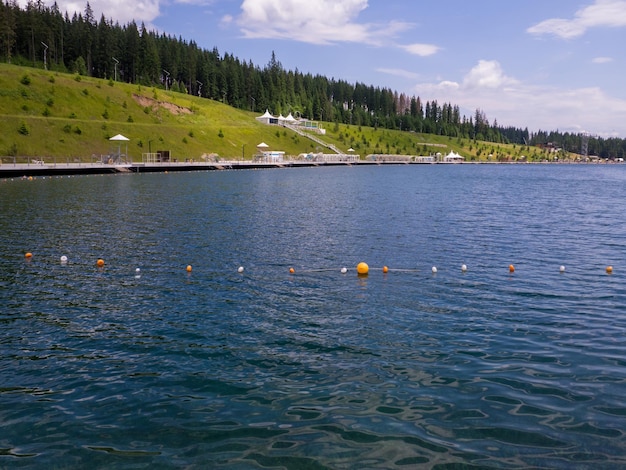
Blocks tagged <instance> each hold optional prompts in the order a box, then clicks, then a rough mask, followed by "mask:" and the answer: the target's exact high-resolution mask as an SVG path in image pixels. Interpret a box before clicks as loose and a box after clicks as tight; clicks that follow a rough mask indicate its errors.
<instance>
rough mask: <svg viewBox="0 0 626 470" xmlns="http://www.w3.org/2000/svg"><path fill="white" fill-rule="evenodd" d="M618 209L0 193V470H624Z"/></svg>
mask: <svg viewBox="0 0 626 470" xmlns="http://www.w3.org/2000/svg"><path fill="white" fill-rule="evenodd" d="M624 201H626V166H623V165H590V166H584V165H450V166H449V165H432V166H417V165H415V166H413V165H411V166H409V165H401V166H377V167H332V168H308V169H279V170H263V171H252V170H241V171H222V172H220V171H215V172H201V173H177V174H139V175H116V176H111V175H107V176H83V177H72V178H68V177H64V178H45V179H44V178H37V179H35V180H34V181H27V180H0V207H1V209H2V210H1V213H0V305H2V307H1V310H0V468H134V469H137V468H151V469H152V468H228V469H298V470H299V469H414V468H435V469H459V468H499V469H516V468H562V469H572V468H582V469H584V468H603V469H619V468H625V467H626V436H625V434H624V433H625V431H626V286H625V282H626V214H625V212H624ZM26 252H31V253H32V254H33V256H32V258H30V259H26V258H25V256H24V254H25V253H26ZM61 256H66V257H67V258H68V261H67V263H61V262H60V257H61ZM99 258H101V259H103V260H105V263H106V264H105V266H104V267H103V268H98V267H97V266H96V260H97V259H99ZM361 261H363V262H366V263H367V264H368V265H369V267H370V272H369V275H368V276H366V277H360V276H358V275H357V273H356V270H355V267H356V265H357V263H359V262H361ZM463 264H465V265H466V266H467V271H466V272H462V270H461V266H462V265H463ZM188 265H190V266H192V271H191V272H187V270H186V267H187V266H188ZM509 265H514V267H515V271H514V272H512V273H511V272H509ZM240 266H241V267H243V268H244V271H243V272H242V273H240V272H238V268H239V267H240ZM383 266H388V267H389V272H388V273H386V274H384V273H383V272H382V267H383ZM433 266H434V267H436V268H437V273H436V274H434V273H433V272H432V267H433ZM561 266H563V267H564V268H565V271H564V272H560V271H561V270H560V267H561ZM607 266H612V267H613V273H612V274H610V275H609V274H607V273H606V267H607ZM343 267H346V268H347V269H348V271H347V273H345V274H342V273H341V268H343ZM290 268H293V269H294V271H295V272H294V273H293V274H290V272H289V269H290ZM137 269H139V271H137Z"/></svg>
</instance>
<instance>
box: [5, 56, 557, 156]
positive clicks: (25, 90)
mask: <svg viewBox="0 0 626 470" xmlns="http://www.w3.org/2000/svg"><path fill="white" fill-rule="evenodd" d="M270 111H272V110H270ZM257 115H258V113H252V112H246V111H241V110H238V109H235V108H232V107H230V106H227V105H225V104H222V103H220V102H217V101H212V100H208V99H205V98H199V97H196V96H192V95H187V94H182V93H178V92H172V91H166V90H164V89H159V88H152V87H145V86H138V85H130V84H126V83H121V82H113V81H111V80H108V81H107V80H102V79H96V78H91V77H85V76H80V75H71V74H63V73H58V72H50V71H45V70H42V69H35V68H29V67H18V66H13V65H9V64H0V129H2V132H0V156H3V161H7V159H8V158H10V160H11V161H12V160H13V159H14V158H15V159H17V161H19V160H20V159H22V158H28V157H43V158H45V159H47V160H48V161H51V160H52V159H56V161H59V162H63V161H67V160H72V161H73V160H76V159H80V160H82V161H89V160H90V159H91V158H92V156H94V155H95V156H99V155H105V154H108V153H110V152H111V150H112V149H113V148H114V147H115V146H114V145H111V142H110V141H109V140H108V139H109V138H110V137H112V136H114V135H116V134H123V135H125V136H126V137H128V138H130V139H131V140H130V142H129V144H128V154H129V156H130V157H131V158H132V159H133V161H141V158H142V154H143V153H147V152H149V151H151V152H156V151H161V150H169V151H170V154H171V157H172V158H177V159H178V160H179V161H180V160H185V159H193V160H196V161H199V160H200V159H201V156H202V155H206V154H217V155H218V156H219V158H221V159H240V158H242V156H245V158H246V159H251V158H252V156H253V154H254V153H255V149H256V145H257V144H258V143H260V142H266V143H267V144H268V145H269V146H270V147H271V148H273V149H276V150H282V151H285V152H286V154H287V155H298V154H301V153H309V152H320V151H324V152H326V153H332V152H331V151H330V150H327V149H324V148H323V147H321V146H320V145H319V144H318V143H315V142H313V141H311V140H309V139H307V138H305V137H302V136H299V135H297V134H296V133H294V132H292V131H290V130H289V129H285V128H280V127H276V126H267V125H265V124H262V123H260V122H258V121H257V120H256V119H255V117H256V116H257ZM324 126H325V127H326V130H327V134H326V135H325V136H323V137H322V139H323V140H324V141H325V142H328V143H330V144H334V145H336V146H337V147H338V148H339V149H342V150H344V151H347V150H348V148H350V147H352V148H353V149H354V150H355V152H356V153H357V154H360V155H361V157H362V158H364V157H365V156H366V155H368V154H372V153H384V154H410V155H428V154H431V153H436V152H441V153H448V152H450V151H451V150H454V151H456V152H458V153H460V154H461V155H463V156H465V157H466V159H467V160H469V161H472V160H484V161H486V160H512V161H515V160H519V159H521V158H522V156H526V157H527V158H528V159H530V160H540V159H544V158H549V154H547V153H544V152H542V151H541V150H540V149H537V148H533V147H531V148H529V147H523V146H514V145H501V144H493V143H487V142H474V141H470V140H467V139H455V138H451V137H444V136H435V135H432V134H417V133H413V132H401V131H394V130H387V129H382V128H379V129H374V128H366V127H363V128H361V127H358V126H349V125H343V124H335V123H324Z"/></svg>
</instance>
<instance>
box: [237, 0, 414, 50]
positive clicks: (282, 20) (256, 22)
mask: <svg viewBox="0 0 626 470" xmlns="http://www.w3.org/2000/svg"><path fill="white" fill-rule="evenodd" d="M367 6H368V1H367V0H342V1H341V2H338V1H336V0H243V3H242V4H241V15H240V16H239V18H238V24H239V25H240V27H241V30H242V32H243V34H244V36H245V37H247V38H257V39H258V38H263V39H271V38H273V39H291V40H296V41H301V42H306V43H311V44H333V43H337V42H360V43H363V44H370V45H380V44H382V43H383V42H384V41H385V40H386V39H388V38H390V37H393V36H394V35H396V34H397V33H399V32H401V31H404V30H406V29H408V28H409V27H410V26H411V25H409V24H408V23H403V22H398V21H394V22H388V23H385V24H365V23H364V24H361V23H357V22H356V18H357V16H358V15H359V13H361V12H362V11H363V10H365V9H366V8H367Z"/></svg>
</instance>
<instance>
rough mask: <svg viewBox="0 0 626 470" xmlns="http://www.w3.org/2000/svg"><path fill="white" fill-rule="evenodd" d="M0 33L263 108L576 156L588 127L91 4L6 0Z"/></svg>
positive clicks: (616, 149) (58, 54)
mask: <svg viewBox="0 0 626 470" xmlns="http://www.w3.org/2000/svg"><path fill="white" fill-rule="evenodd" d="M0 31H1V33H0V60H3V61H5V62H9V63H13V64H17V65H23V66H32V67H39V68H44V67H45V68H47V69H48V70H52V71H59V72H71V73H78V74H81V75H89V76H94V77H98V78H104V79H110V80H116V81H124V82H127V83H135V84H141V85H147V86H155V87H161V88H164V89H168V90H172V91H177V92H181V93H190V94H195V95H198V96H201V97H203V98H207V99H212V100H218V101H222V102H224V103H226V104H228V105H230V106H233V107H237V108H240V109H246V110H250V111H255V112H259V113H262V112H264V111H265V110H266V109H269V110H270V111H271V112H273V113H274V114H276V115H278V114H283V115H287V114H288V113H292V114H293V115H294V116H296V117H305V118H308V119H312V120H320V121H329V122H337V123H343V124H352V125H358V126H370V127H375V128H378V127H383V128H387V129H399V130H403V131H414V132H421V133H429V134H438V135H445V136H449V137H453V138H469V139H475V140H484V141H490V142H497V143H515V144H519V145H540V144H548V143H552V144H553V145H554V146H556V147H560V148H563V149H564V150H566V151H569V152H575V153H578V152H579V151H580V150H581V147H582V141H583V136H582V135H581V134H573V133H561V132H558V131H551V132H545V131H538V132H532V133H531V132H529V131H528V128H525V129H521V128H516V127H503V126H499V125H498V123H497V121H496V120H494V121H493V122H489V120H488V119H487V116H486V115H485V113H484V112H483V111H482V110H480V109H477V110H476V111H475V113H474V115H473V116H469V117H467V116H464V115H461V112H460V110H459V107H458V106H456V105H453V104H450V103H443V104H440V103H438V102H437V101H436V100H432V101H425V102H424V101H422V100H421V99H420V98H419V97H417V96H407V95H406V94H404V93H398V92H396V91H393V90H391V89H388V88H380V87H374V86H371V85H366V84H363V83H355V84H351V83H348V82H346V81H343V80H337V79H334V78H333V79H328V78H327V77H324V76H321V75H312V74H303V73H301V72H299V71H298V70H297V69H296V70H295V71H291V70H285V69H284V68H283V66H282V64H281V63H280V62H279V61H278V60H277V58H276V56H275V54H274V53H273V52H272V54H271V58H270V61H269V62H268V63H267V64H266V65H265V66H263V67H260V66H258V65H254V64H253V63H252V62H250V61H249V62H245V61H242V60H239V59H238V58H237V57H234V56H233V55H231V54H228V53H225V54H223V55H220V53H219V52H218V50H217V48H213V49H212V50H207V49H202V48H200V47H198V45H197V44H196V43H195V42H194V41H193V40H187V39H183V38H181V37H178V38H176V37H172V36H169V35H165V34H162V33H158V32H155V31H149V30H147V29H146V27H145V25H144V24H143V23H142V24H141V25H140V26H138V25H137V24H136V23H135V22H134V21H131V22H129V23H128V24H126V25H120V24H119V23H117V22H114V21H113V20H107V19H106V18H105V17H104V15H103V16H101V18H100V19H99V20H96V19H95V18H94V14H93V11H92V9H91V7H90V5H89V3H87V4H86V7H85V10H84V12H83V13H74V14H73V16H72V17H71V18H70V17H69V15H68V13H67V12H65V13H62V12H61V11H60V10H59V7H58V5H57V4H56V3H54V5H53V6H51V7H48V6H46V5H44V4H43V2H42V0H36V1H33V0H31V1H30V2H29V3H28V5H27V6H26V7H25V8H24V9H22V8H21V7H20V6H19V5H18V4H17V0H6V1H5V3H1V2H0ZM587 148H588V153H589V154H590V155H598V156H600V157H601V158H626V139H619V138H610V139H604V138H596V137H591V138H588V144H587Z"/></svg>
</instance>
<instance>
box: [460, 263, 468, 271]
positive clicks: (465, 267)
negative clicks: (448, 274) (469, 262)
mask: <svg viewBox="0 0 626 470" xmlns="http://www.w3.org/2000/svg"><path fill="white" fill-rule="evenodd" d="M461 271H463V272H465V271H467V266H466V265H464V264H462V265H461Z"/></svg>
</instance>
